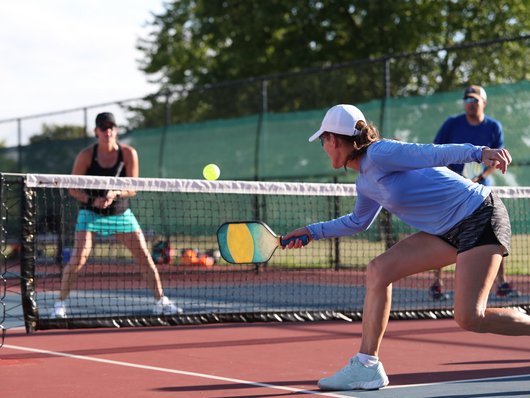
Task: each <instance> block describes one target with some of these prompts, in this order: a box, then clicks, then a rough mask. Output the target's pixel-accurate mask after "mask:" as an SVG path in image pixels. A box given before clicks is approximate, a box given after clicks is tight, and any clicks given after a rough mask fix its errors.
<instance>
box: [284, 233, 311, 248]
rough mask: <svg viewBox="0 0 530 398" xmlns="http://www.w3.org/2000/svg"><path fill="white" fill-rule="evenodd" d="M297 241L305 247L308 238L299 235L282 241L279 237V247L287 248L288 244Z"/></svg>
mask: <svg viewBox="0 0 530 398" xmlns="http://www.w3.org/2000/svg"><path fill="white" fill-rule="evenodd" d="M297 239H300V240H301V241H302V244H303V245H304V246H305V245H307V244H308V243H309V236H307V235H300V236H293V237H291V238H289V239H283V238H281V237H280V245H281V246H282V247H285V246H287V245H288V244H289V243H291V242H293V241H295V240H297Z"/></svg>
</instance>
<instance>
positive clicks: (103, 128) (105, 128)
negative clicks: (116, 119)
mask: <svg viewBox="0 0 530 398" xmlns="http://www.w3.org/2000/svg"><path fill="white" fill-rule="evenodd" d="M98 127H99V129H100V130H101V131H106V130H108V129H113V128H114V127H115V126H114V125H113V124H112V123H109V124H102V125H101V126H98Z"/></svg>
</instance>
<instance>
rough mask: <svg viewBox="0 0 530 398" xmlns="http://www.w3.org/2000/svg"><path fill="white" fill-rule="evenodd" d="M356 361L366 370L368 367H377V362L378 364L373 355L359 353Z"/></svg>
mask: <svg viewBox="0 0 530 398" xmlns="http://www.w3.org/2000/svg"><path fill="white" fill-rule="evenodd" d="M357 359H358V360H359V362H360V363H361V364H362V365H363V366H365V367H367V368H369V367H370V366H374V365H377V362H379V358H378V357H374V356H373V355H367V354H363V353H361V352H359V353H358V354H357Z"/></svg>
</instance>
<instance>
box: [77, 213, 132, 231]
mask: <svg viewBox="0 0 530 398" xmlns="http://www.w3.org/2000/svg"><path fill="white" fill-rule="evenodd" d="M140 229H141V228H140V224H138V220H136V217H135V216H134V214H133V212H132V211H131V209H127V210H126V211H125V212H124V213H122V214H117V215H112V216H106V215H105V216H104V215H101V214H96V213H94V212H93V211H90V210H86V209H80V210H79V214H78V215H77V223H76V225H75V231H76V232H78V231H90V232H95V233H98V234H100V235H102V236H110V235H114V234H123V233H130V232H136V231H139V230H140Z"/></svg>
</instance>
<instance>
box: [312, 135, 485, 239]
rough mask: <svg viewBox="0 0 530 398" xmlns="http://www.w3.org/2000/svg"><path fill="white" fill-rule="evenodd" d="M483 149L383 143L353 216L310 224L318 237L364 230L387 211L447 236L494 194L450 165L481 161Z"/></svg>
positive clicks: (373, 152)
mask: <svg viewBox="0 0 530 398" xmlns="http://www.w3.org/2000/svg"><path fill="white" fill-rule="evenodd" d="M482 148H483V147H479V146H474V145H471V144H446V145H434V144H411V143H404V142H399V141H392V140H381V141H378V142H376V143H374V144H372V145H370V147H369V148H368V150H367V152H366V154H365V155H363V156H362V158H361V160H360V170H359V176H358V177H357V181H356V183H357V194H358V196H357V200H356V202H355V207H354V209H353V212H351V213H350V214H347V215H344V216H342V217H339V218H337V219H334V220H330V221H324V222H320V223H315V224H311V225H309V226H308V228H309V231H310V232H311V235H312V237H313V239H315V240H318V239H323V238H334V237H339V236H346V235H353V234H356V233H358V232H362V231H364V230H366V229H368V227H370V225H371V224H372V222H373V221H374V220H375V218H376V217H377V215H378V213H379V211H380V210H381V208H382V207H383V208H385V209H387V210H388V211H389V212H390V213H392V214H394V215H395V216H397V217H399V218H400V219H401V220H403V221H404V222H405V223H407V224H408V225H410V226H412V227H414V228H417V229H419V230H421V231H424V232H427V233H430V234H434V235H441V234H443V233H445V232H447V231H448V230H449V229H451V227H453V226H454V225H455V224H457V223H458V222H460V221H461V220H463V219H464V218H466V217H467V216H469V215H470V214H471V213H473V211H475V210H476V209H477V208H478V207H479V206H480V204H481V203H482V202H483V201H484V199H485V198H486V197H487V196H488V195H489V194H490V192H491V189H490V188H489V187H487V186H484V185H481V184H478V183H473V182H471V181H470V180H468V179H466V178H464V177H462V176H460V175H458V174H457V173H455V172H453V171H451V170H449V169H448V168H447V167H445V166H447V165H449V164H459V163H467V162H473V161H475V162H480V160H481V158H482Z"/></svg>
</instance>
